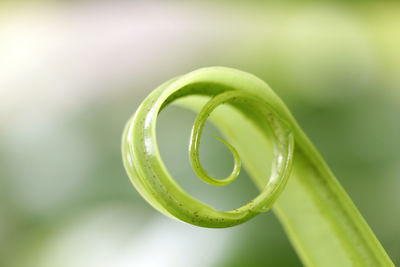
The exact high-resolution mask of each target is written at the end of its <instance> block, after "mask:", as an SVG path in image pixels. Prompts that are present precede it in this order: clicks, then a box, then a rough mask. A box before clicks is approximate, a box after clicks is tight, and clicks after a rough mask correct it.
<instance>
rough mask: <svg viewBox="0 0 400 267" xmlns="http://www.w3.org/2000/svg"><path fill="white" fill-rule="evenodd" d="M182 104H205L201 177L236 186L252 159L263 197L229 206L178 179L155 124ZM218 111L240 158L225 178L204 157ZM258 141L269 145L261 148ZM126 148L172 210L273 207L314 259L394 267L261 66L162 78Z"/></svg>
mask: <svg viewBox="0 0 400 267" xmlns="http://www.w3.org/2000/svg"><path fill="white" fill-rule="evenodd" d="M172 102H174V103H178V104H179V105H181V106H185V107H188V108H190V109H193V110H197V111H199V113H198V116H197V118H196V121H195V122H194V125H193V128H192V132H191V137H190V145H189V156H190V162H191V164H192V167H193V170H194V171H195V173H196V174H197V176H198V177H199V178H201V179H202V180H204V181H205V182H207V183H209V184H212V185H226V184H229V183H231V182H232V181H233V180H234V179H236V177H237V176H238V174H239V171H240V165H241V161H242V160H243V163H244V165H245V166H246V168H247V170H248V172H249V174H250V176H251V177H252V179H253V180H254V182H255V183H256V185H257V186H258V187H259V189H260V193H259V195H258V196H257V197H255V198H254V199H253V200H251V201H250V202H249V203H247V204H245V205H243V206H242V207H238V208H237V209H234V210H231V211H219V210H216V209H214V208H212V207H210V206H209V205H206V204H205V203H203V202H201V201H199V200H197V199H195V198H193V197H192V196H190V195H189V194H187V193H186V192H185V191H184V190H183V189H182V188H181V187H180V186H179V185H178V184H177V183H176V182H175V180H174V179H173V178H172V177H171V175H170V174H169V172H168V171H167V168H166V167H165V165H164V163H163V161H162V159H161V156H160V152H159V149H158V146H157V140H156V132H155V129H156V123H157V116H158V114H159V113H160V112H161V111H162V110H163V109H164V108H165V107H166V106H167V105H169V104H171V103H172ZM222 104H226V105H223V106H224V109H221V110H219V109H217V110H215V109H216V107H218V106H221V105H222ZM221 107H222V106H221ZM214 113H215V114H214ZM209 117H210V119H212V120H213V121H214V122H215V124H216V126H217V127H219V129H220V130H221V131H222V133H223V134H224V135H225V136H226V137H227V138H228V139H229V142H228V141H225V140H223V139H220V138H218V139H219V140H220V141H221V142H222V143H223V144H225V145H226V146H227V147H228V148H229V149H230V151H231V153H232V155H233V158H234V162H235V164H234V168H233V170H232V173H231V174H230V175H229V176H228V177H227V178H225V179H216V178H213V177H211V176H210V175H209V174H208V173H207V172H206V171H205V170H204V168H203V167H202V165H201V163H200V159H199V144H200V137H201V133H202V129H203V126H204V123H205V121H206V120H207V118H209ZM240 129H243V131H241V130H240ZM244 129H245V130H246V131H244ZM244 133H246V134H244ZM241 134H242V135H241ZM243 135H244V136H243ZM256 147H257V148H261V150H260V149H259V150H257V151H256V150H255V149H254V148H256ZM271 149H272V151H273V159H272V167H271V171H270V175H269V178H268V177H266V175H265V174H266V173H265V171H264V170H265V169H268V168H266V164H267V162H268V159H267V157H266V156H265V154H263V153H262V151H265V150H271ZM260 151H261V152H260ZM239 155H240V156H241V158H242V160H241V158H240V156H239ZM122 156H123V161H124V166H125V169H126V171H127V173H128V176H129V177H130V179H131V181H132V183H133V185H134V186H135V188H136V189H137V190H138V192H139V193H140V194H141V195H142V196H143V198H145V199H146V200H147V201H148V202H149V203H150V204H151V205H152V206H153V207H154V208H156V209H157V210H159V211H160V212H162V213H164V214H166V215H168V216H170V217H172V218H177V219H179V220H182V221H184V222H187V223H191V224H194V225H197V226H202V227H212V228H223V227H230V226H234V225H238V224H241V223H243V222H246V221H247V220H249V219H251V218H253V217H254V216H255V215H257V214H259V213H261V212H265V211H268V210H269V209H270V208H271V207H272V208H273V210H274V212H275V213H276V215H277V216H278V218H279V219H280V221H281V223H282V225H283V227H284V228H285V230H286V232H287V234H288V236H289V238H290V240H291V241H292V243H293V245H294V246H295V249H296V250H297V252H298V254H299V256H300V257H301V259H302V261H303V263H304V264H306V265H310V266H393V263H392V262H391V260H390V258H389V257H388V255H387V254H386V252H385V251H384V249H383V248H382V246H381V245H380V243H379V241H378V240H377V239H376V237H375V235H374V234H373V232H372V231H371V229H370V228H369V226H368V225H367V223H366V222H365V221H364V219H363V218H362V216H361V215H360V213H359V212H358V210H357V209H356V207H355V206H354V204H353V203H352V201H351V200H350V198H349V197H348V196H347V194H346V193H345V191H344V190H343V188H342V187H341V186H340V184H339V183H338V181H337V180H336V178H335V177H334V175H333V174H332V173H331V171H330V170H329V168H328V167H327V165H326V164H325V162H324V161H323V159H322V158H321V156H320V155H319V153H318V152H317V150H316V149H315V148H314V146H313V145H312V144H311V142H310V141H309V140H308V138H307V137H306V136H305V134H304V133H303V131H302V130H301V129H300V127H299V126H298V124H297V122H296V121H295V119H294V118H293V116H292V115H291V113H290V112H289V110H288V109H287V107H286V106H285V105H284V103H283V102H282V101H281V100H280V99H279V97H277V96H276V95H275V93H274V92H273V91H272V90H271V89H270V88H269V87H268V85H266V84H265V83H264V82H263V81H262V80H260V79H258V78H257V77H255V76H253V75H251V74H248V73H245V72H241V71H238V70H234V69H229V68H224V67H210V68H204V69H199V70H196V71H193V72H191V73H189V74H186V75H183V76H180V77H178V78H175V79H172V80H170V81H168V82H166V83H164V84H162V85H161V86H160V87H158V88H157V89H156V90H154V91H153V92H152V93H151V94H150V95H149V96H148V97H147V98H146V99H145V100H144V101H143V103H142V104H141V105H140V107H139V108H138V110H137V111H136V113H135V114H134V115H133V117H132V118H131V119H130V120H129V121H128V123H127V125H126V128H125V131H124V134H123V139H122Z"/></svg>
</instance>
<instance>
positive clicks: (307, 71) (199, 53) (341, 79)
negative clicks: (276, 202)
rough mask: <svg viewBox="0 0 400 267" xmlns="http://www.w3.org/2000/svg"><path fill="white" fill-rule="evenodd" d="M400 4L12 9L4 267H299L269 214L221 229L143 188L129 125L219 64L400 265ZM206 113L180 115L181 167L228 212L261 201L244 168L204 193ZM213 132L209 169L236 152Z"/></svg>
mask: <svg viewBox="0 0 400 267" xmlns="http://www.w3.org/2000/svg"><path fill="white" fill-rule="evenodd" d="M399 14H400V4H399V2H398V1H379V2H375V1H320V2H317V1H269V2H262V1H247V2H246V1H243V2H241V1H233V2H231V1H201V2H200V1H184V2H183V1H182V2H181V1H157V2H154V1H146V2H129V1H71V2H68V1H39V2H38V1H2V2H1V3H0V266H5V267H6V266H9V267H16V266H21V267H25V266H27V267H28V266H29V267H36V266H40V267H42V266H44V267H50V266H58V267H67V266H68V267H69V266H74V267H81V266H82V267H108V266H116V267H127V266H171V267H172V266H173V267H177V266H178V267H179V266H267V265H268V266H301V263H300V261H299V259H298V258H297V256H296V254H295V252H294V250H293V249H292V248H291V245H290V243H289V241H288V239H287V238H286V236H285V234H284V232H283V230H282V228H281V227H280V225H279V222H278V221H277V219H276V218H275V216H274V214H273V213H272V212H269V213H267V214H263V215H260V216H258V217H256V218H255V219H253V220H251V221H250V222H248V223H246V224H244V225H241V226H238V227H234V228H230V229H223V230H212V229H203V228H197V227H194V226H191V225H187V224H183V223H181V222H177V221H173V220H171V219H169V218H165V217H164V216H163V215H161V214H159V213H158V212H156V211H155V210H153V209H152V208H151V207H150V206H149V205H148V204H147V203H145V201H144V200H143V199H142V198H141V197H140V196H139V195H138V193H137V192H136V191H135V190H134V188H133V187H132V186H131V184H130V181H129V179H128V177H127V176H126V174H125V172H124V169H123V166H122V161H121V155H120V139H121V134H122V130H123V127H124V124H125V122H126V121H127V120H128V118H129V117H130V116H131V115H132V114H133V112H134V111H135V110H136V108H137V107H138V105H139V104H140V102H141V101H142V100H143V99H144V98H145V97H146V96H147V95H148V94H149V93H150V92H151V91H152V90H153V89H154V88H156V87H157V86H158V85H159V84H161V83H162V82H164V81H166V80H168V79H170V78H172V77H174V76H177V75H180V74H184V73H187V72H189V71H191V70H194V69H197V68H199V67H204V66H213V65H222V66H228V67H234V68H238V69H241V70H244V71H247V72H251V73H253V74H255V75H257V76H259V77H260V78H262V79H263V80H265V81H266V82H267V83H268V84H269V85H270V86H271V87H272V88H273V89H274V90H275V91H276V93H277V94H278V95H279V96H280V97H281V98H282V99H283V100H284V101H285V102H286V103H287V105H288V106H289V108H290V109H291V111H292V112H293V114H294V116H295V117H296V118H297V119H298V121H299V123H300V125H301V126H302V128H303V129H304V131H305V132H306V133H307V134H308V135H309V137H310V139H311V140H312V142H313V143H314V144H315V145H316V147H317V148H318V149H319V151H320V152H321V154H322V155H323V156H324V158H325V159H326V161H327V162H328V165H329V166H330V167H331V169H332V170H333V172H334V173H335V174H336V175H337V177H338V179H339V181H340V182H341V183H342V184H343V186H344V188H345V189H346V190H347V192H348V193H349V195H350V196H351V197H352V199H353V200H354V202H355V203H356V205H357V206H358V208H359V209H360V211H361V213H362V214H363V215H364V217H365V218H366V220H367V222H368V223H369V224H370V226H371V228H372V229H373V230H374V232H375V233H376V235H377V236H378V238H379V239H380V241H381V242H382V244H383V246H384V247H385V249H386V250H387V251H388V253H389V255H390V256H391V258H392V259H393V261H394V263H395V264H396V265H398V264H399V265H400V227H399V225H400V205H399V203H400V153H399V151H400V139H399V137H400V123H399V116H400V15H399ZM194 118H195V114H193V113H191V112H189V111H183V110H181V109H178V108H175V107H170V108H168V109H167V110H166V111H165V112H163V113H162V114H161V115H160V120H159V124H158V140H159V143H160V149H161V152H162V155H163V158H164V160H165V162H166V165H167V167H168V168H169V170H170V172H171V173H172V174H173V175H174V177H176V178H177V180H178V181H179V183H180V184H182V186H183V187H184V188H185V189H186V190H188V191H189V192H190V193H192V194H193V195H195V196H196V197H198V198H200V199H201V200H203V201H205V202H207V203H210V204H212V205H214V206H215V207H217V208H220V209H226V208H231V207H233V206H237V205H240V204H241V203H242V202H244V201H246V200H248V199H250V198H251V197H252V196H254V195H256V194H257V191H256V189H255V187H254V186H253V184H252V183H251V181H250V180H249V179H248V177H247V175H246V173H245V172H243V173H242V174H241V176H240V177H239V179H238V180H237V181H236V182H235V183H233V184H232V185H230V186H227V187H226V188H223V189H221V188H214V187H212V186H208V185H205V184H203V183H202V182H201V181H199V179H198V178H197V177H196V176H195V175H194V173H193V171H192V170H191V168H190V164H189V161H188V158H187V156H188V155H187V154H188V153H187V146H188V138H189V132H190V127H191V125H192V122H193V120H194ZM216 132H217V131H216V129H215V128H214V127H213V126H212V125H207V127H206V130H205V133H204V138H203V143H202V148H201V158H202V161H203V162H204V165H205V166H206V169H207V170H208V171H209V172H210V173H212V174H215V175H217V176H218V175H219V176H224V175H225V174H227V173H229V172H230V170H231V168H232V164H233V163H232V157H231V155H230V153H229V152H228V151H227V150H226V148H224V147H223V145H221V144H219V143H218V142H217V141H216V140H215V138H214V133H216Z"/></svg>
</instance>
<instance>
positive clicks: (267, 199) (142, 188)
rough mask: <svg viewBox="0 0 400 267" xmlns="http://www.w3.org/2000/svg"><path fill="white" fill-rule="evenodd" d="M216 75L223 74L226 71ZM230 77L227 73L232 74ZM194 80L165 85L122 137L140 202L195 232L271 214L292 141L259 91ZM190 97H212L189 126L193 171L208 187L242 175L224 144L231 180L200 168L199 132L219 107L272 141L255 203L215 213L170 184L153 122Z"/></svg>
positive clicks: (193, 77) (192, 77)
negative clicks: (244, 118) (241, 117)
mask: <svg viewBox="0 0 400 267" xmlns="http://www.w3.org/2000/svg"><path fill="white" fill-rule="evenodd" d="M216 69H220V70H222V71H225V72H226V71H227V69H225V68H216ZM231 71H232V70H230V71H229V72H228V73H229V74H231V73H230V72H231ZM235 72H237V73H240V74H241V75H246V76H247V75H248V74H244V73H242V72H239V71H235ZM199 73H200V74H201V72H199V71H198V72H197V74H199ZM222 73H223V72H222ZM193 74H194V75H193ZM197 76H198V75H196V72H194V73H192V74H189V75H187V76H183V77H180V78H178V79H175V80H172V81H169V82H167V83H166V84H163V85H162V86H160V87H159V88H158V89H156V90H155V91H154V92H153V93H152V94H151V95H150V96H149V97H148V98H147V99H146V100H145V101H144V102H143V103H142V104H141V106H140V107H139V109H138V110H137V111H136V113H135V115H134V116H133V117H132V118H131V120H130V121H129V122H128V124H127V126H126V129H125V132H124V136H123V147H122V148H123V158H124V163H125V168H126V170H127V172H128V174H129V177H130V178H131V180H132V182H133V184H134V185H135V187H136V188H137V190H138V191H139V192H140V193H141V194H142V196H143V197H144V198H145V199H146V200H147V201H148V202H149V203H150V204H151V205H153V207H155V208H156V209H158V210H159V211H161V212H163V213H164V214H166V215H169V216H172V217H175V218H178V219H180V220H183V221H185V222H188V223H191V224H195V225H198V226H203V227H216V228H220V227H229V226H233V225H237V224H240V223H243V222H245V221H247V220H249V219H250V218H252V217H254V216H255V215H257V214H258V213H260V212H265V211H268V210H269V209H270V207H271V205H272V204H273V202H274V200H275V199H276V198H277V197H278V196H279V194H280V192H281V191H282V189H283V187H284V186H285V184H286V181H287V178H288V173H289V171H290V167H291V159H292V152H293V145H294V140H293V135H292V133H291V129H290V128H289V126H288V124H287V123H286V122H285V120H284V118H282V117H280V116H279V115H278V113H277V111H276V110H274V108H273V105H271V103H270V102H269V101H268V99H267V97H266V96H265V95H262V94H260V92H258V90H257V89H259V88H257V87H255V88H253V89H252V90H248V89H247V88H251V86H250V87H249V86H248V84H247V85H246V87H243V88H242V87H237V86H235V84H234V83H229V82H226V81H225V84H219V83H218V81H217V80H216V81H210V82H209V83H205V81H202V80H199V77H197ZM222 77H223V76H222ZM251 78H252V79H254V80H255V81H256V82H257V83H260V84H256V85H258V86H259V85H261V86H266V85H265V84H264V83H262V82H261V81H260V80H258V79H257V78H255V77H253V76H251ZM220 82H222V80H221V81H220ZM261 93H262V92H261ZM189 95H206V96H209V97H210V100H209V101H208V102H207V103H206V104H205V105H204V107H203V109H202V110H201V111H200V113H199V114H198V116H197V119H196V121H195V123H194V125H193V129H192V133H191V141H190V149H189V150H190V161H191V163H192V166H193V169H194V171H195V173H196V174H197V175H198V177H199V178H201V179H202V180H204V181H205V182H207V183H209V184H212V185H225V184H229V183H230V182H232V181H233V180H234V179H235V178H236V177H237V176H238V174H239V171H240V164H241V161H240V157H239V154H238V152H237V151H236V149H235V148H234V147H233V146H232V145H231V144H229V143H228V142H227V141H224V140H222V139H220V141H221V142H223V143H224V144H225V145H226V146H227V147H228V148H229V149H230V150H231V152H232V154H233V157H234V160H235V165H234V169H233V171H232V173H231V175H229V176H228V177H227V178H225V179H215V178H213V177H211V176H209V175H208V174H207V172H206V171H205V170H204V169H203V167H202V166H201V163H200V160H199V153H198V147H199V143H200V136H201V132H202V129H203V125H204V123H205V121H206V119H207V117H208V116H209V114H211V112H212V111H213V110H214V109H215V108H216V107H217V106H219V105H221V104H228V105H231V106H232V107H234V108H236V109H237V110H239V111H241V112H243V114H245V115H246V116H248V117H249V118H250V119H251V120H253V122H254V123H255V124H256V125H261V127H264V128H265V129H268V131H266V133H265V134H266V135H267V136H268V137H272V139H273V142H272V143H273V146H274V160H273V162H272V171H271V176H270V178H269V180H268V183H267V184H266V185H265V186H264V188H263V189H262V191H261V193H260V194H259V195H258V196H257V197H256V198H254V199H253V200H251V201H250V202H249V203H247V204H245V205H243V206H242V207H239V208H237V209H234V210H231V211H217V210H215V209H213V208H212V207H210V206H208V205H206V204H204V203H202V202H200V201H199V200H197V199H195V198H193V197H191V196H190V195H188V194H187V193H186V192H184V190H183V189H182V188H181V187H180V186H179V185H178V184H177V183H176V182H175V181H174V180H173V178H172V177H171V175H170V174H169V173H168V171H167V169H166V167H165V166H164V164H163V162H162V159H161V157H160V153H159V150H158V146H157V141H156V136H155V127H156V122H157V116H158V114H159V112H161V110H162V109H163V108H165V107H166V106H167V105H168V104H169V103H171V102H173V101H175V100H177V99H179V98H183V97H186V96H189ZM266 178H267V177H266Z"/></svg>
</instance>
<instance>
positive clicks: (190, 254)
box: [34, 204, 231, 267]
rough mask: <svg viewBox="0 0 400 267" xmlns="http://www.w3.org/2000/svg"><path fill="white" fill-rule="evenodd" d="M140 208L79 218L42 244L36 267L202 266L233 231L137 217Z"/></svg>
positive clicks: (223, 248) (222, 247)
mask: <svg viewBox="0 0 400 267" xmlns="http://www.w3.org/2000/svg"><path fill="white" fill-rule="evenodd" d="M141 212H142V210H141V209H140V208H137V207H136V208H135V207H134V206H127V207H126V206H124V205H122V206H121V205H115V204H113V205H108V206H103V207H101V208H97V209H94V210H92V211H89V212H88V213H87V214H84V215H82V216H78V217H77V218H75V219H74V221H73V222H71V223H69V224H66V225H63V226H62V227H60V230H59V231H58V233H57V234H56V235H54V237H53V238H52V239H50V240H48V241H47V242H46V244H45V245H44V246H43V253H42V254H41V255H40V254H39V257H38V258H39V260H38V262H34V266H43V267H53V266H58V267H70V266H74V267H110V266H113V267H132V266H140V267H154V266H163V267H187V266H193V267H203V266H212V265H213V263H215V262H216V260H218V259H219V258H221V256H224V252H227V251H226V249H227V248H228V242H229V241H230V238H229V236H230V234H231V230H225V231H222V232H221V231H220V230H209V229H204V228H198V227H194V226H191V225H187V224H183V223H175V222H173V221H171V220H170V219H169V218H161V219H150V220H149V219H148V218H139V219H138V216H137V215H136V213H141ZM217 231H218V237H219V238H218V239H215V238H214V236H215V233H216V232H217ZM210 240H212V242H210Z"/></svg>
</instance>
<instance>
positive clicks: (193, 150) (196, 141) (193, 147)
mask: <svg viewBox="0 0 400 267" xmlns="http://www.w3.org/2000/svg"><path fill="white" fill-rule="evenodd" d="M218 104H219V103H218V100H217V101H216V99H215V98H212V99H211V100H210V101H209V102H208V103H207V104H206V105H205V106H204V108H203V109H202V110H201V111H200V113H199V114H198V116H197V118H196V121H195V123H194V125H193V129H192V132H191V135H190V144H189V158H190V163H191V164H192V168H193V170H194V172H195V173H196V175H197V176H198V177H199V178H200V179H201V180H203V181H204V182H206V183H208V184H211V185H228V184H230V183H232V182H233V181H234V180H235V179H236V178H237V177H238V176H239V173H240V167H241V159H240V156H239V153H238V152H237V151H236V149H235V148H234V147H233V146H232V145H231V144H230V143H229V142H228V141H226V140H223V139H222V138H220V137H218V136H217V135H215V137H216V138H217V139H218V141H220V142H221V143H223V144H224V145H225V146H227V147H228V149H229V150H230V151H231V153H232V156H233V159H234V166H233V170H232V172H231V174H230V175H229V176H228V177H226V178H224V179H217V178H214V177H212V176H210V175H209V174H208V173H207V172H206V170H204V168H203V166H202V165H201V163H200V157H199V145H200V136H201V133H202V131H203V127H204V124H205V122H206V120H207V118H208V116H209V114H210V113H211V111H212V110H213V109H214V108H215V107H216V106H217V105H218Z"/></svg>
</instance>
